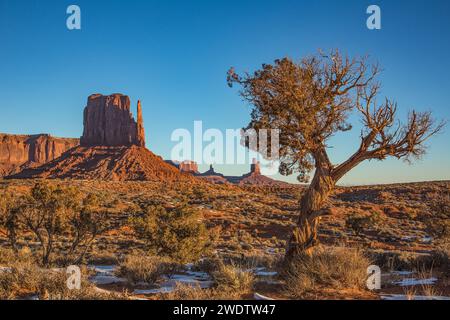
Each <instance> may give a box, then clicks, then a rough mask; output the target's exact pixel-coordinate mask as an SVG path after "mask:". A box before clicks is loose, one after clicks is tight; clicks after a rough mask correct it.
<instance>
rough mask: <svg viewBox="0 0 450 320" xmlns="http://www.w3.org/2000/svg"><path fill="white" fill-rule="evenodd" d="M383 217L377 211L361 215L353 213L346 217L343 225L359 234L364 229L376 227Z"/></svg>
mask: <svg viewBox="0 0 450 320" xmlns="http://www.w3.org/2000/svg"><path fill="white" fill-rule="evenodd" d="M382 221H383V219H382V217H381V215H380V214H379V213H378V212H373V213H371V214H369V215H361V214H357V213H354V214H352V215H350V216H349V217H347V219H346V220H345V225H346V226H347V228H350V229H352V230H353V231H354V232H355V233H356V234H357V235H360V234H361V233H362V232H363V231H364V230H367V229H376V228H377V227H378V226H379V225H380V224H381V223H382Z"/></svg>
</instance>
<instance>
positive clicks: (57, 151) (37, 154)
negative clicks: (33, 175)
mask: <svg viewBox="0 0 450 320" xmlns="http://www.w3.org/2000/svg"><path fill="white" fill-rule="evenodd" d="M78 144H79V141H78V139H69V138H55V137H52V136H50V135H47V134H40V135H10V134H0V176H6V175H10V174H13V173H16V172H18V171H20V170H21V169H23V168H29V167H36V166H39V165H42V164H44V163H47V162H49V161H52V160H53V159H56V158H58V157H59V156H60V155H61V154H63V153H64V152H66V151H67V150H69V149H72V148H73V147H76V146H77V145H78Z"/></svg>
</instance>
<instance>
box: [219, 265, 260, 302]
mask: <svg viewBox="0 0 450 320" xmlns="http://www.w3.org/2000/svg"><path fill="white" fill-rule="evenodd" d="M212 278H213V280H214V286H215V288H216V289H217V290H218V291H221V292H229V293H233V294H236V295H239V294H245V293H248V292H250V291H251V290H252V288H253V284H254V280H255V276H254V274H253V272H251V271H249V270H245V269H244V268H242V267H238V266H235V265H233V264H229V265H226V264H223V263H222V264H221V265H220V266H219V267H218V269H217V270H215V271H214V272H212Z"/></svg>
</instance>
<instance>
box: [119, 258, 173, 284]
mask: <svg viewBox="0 0 450 320" xmlns="http://www.w3.org/2000/svg"><path fill="white" fill-rule="evenodd" d="M177 266H178V265H177V264H174V263H173V262H171V261H170V259H168V258H162V257H156V256H143V255H128V256H126V257H125V259H124V260H123V261H122V262H121V263H120V264H119V268H118V275H119V276H121V277H124V278H127V279H128V281H129V282H131V283H139V282H146V283H150V284H154V283H155V282H156V281H158V279H159V278H160V277H161V276H162V275H164V274H170V273H172V272H173V271H174V270H175V269H176V267H177Z"/></svg>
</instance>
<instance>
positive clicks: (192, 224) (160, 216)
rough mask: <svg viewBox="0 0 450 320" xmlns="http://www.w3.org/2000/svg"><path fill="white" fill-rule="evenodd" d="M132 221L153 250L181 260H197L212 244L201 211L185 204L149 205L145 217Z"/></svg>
mask: <svg viewBox="0 0 450 320" xmlns="http://www.w3.org/2000/svg"><path fill="white" fill-rule="evenodd" d="M130 222H131V225H132V227H133V228H134V230H135V232H136V233H137V234H138V236H140V237H141V238H143V239H145V240H146V241H147V245H148V247H149V250H150V252H151V253H153V254H155V255H158V256H166V257H169V258H171V259H173V260H175V261H177V262H179V263H188V262H194V261H197V260H198V259H199V258H200V257H201V256H202V255H204V254H207V252H208V249H209V246H210V244H211V241H210V237H209V235H208V231H207V229H206V227H205V225H204V224H203V222H202V221H201V215H200V213H199V212H198V210H196V209H193V208H190V207H189V206H188V205H187V204H186V203H182V204H180V205H179V206H177V207H175V208H172V209H166V208H164V207H162V206H149V207H147V208H146V209H145V212H144V215H143V216H142V217H135V218H132V219H131V221H130Z"/></svg>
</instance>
